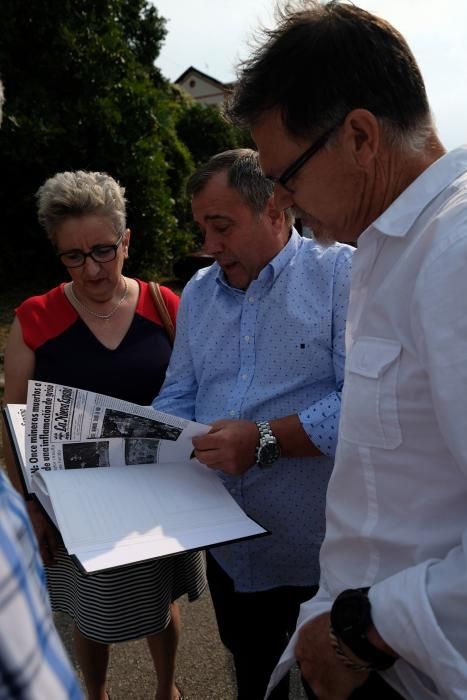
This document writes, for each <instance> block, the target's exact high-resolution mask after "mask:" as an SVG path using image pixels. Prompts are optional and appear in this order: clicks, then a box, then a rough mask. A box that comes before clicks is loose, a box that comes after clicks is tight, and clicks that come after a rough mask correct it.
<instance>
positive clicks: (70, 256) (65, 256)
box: [57, 232, 125, 267]
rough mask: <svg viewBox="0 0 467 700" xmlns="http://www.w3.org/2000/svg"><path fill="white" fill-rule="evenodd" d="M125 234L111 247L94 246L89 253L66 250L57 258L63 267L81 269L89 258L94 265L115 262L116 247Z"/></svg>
mask: <svg viewBox="0 0 467 700" xmlns="http://www.w3.org/2000/svg"><path fill="white" fill-rule="evenodd" d="M124 235H125V232H123V233H122V235H121V236H120V238H119V239H118V241H117V242H116V243H114V244H113V245H95V246H93V247H92V248H91V250H90V251H89V253H84V252H83V251H82V250H66V251H65V252H64V253H58V255H57V257H58V259H59V260H60V262H61V263H62V264H63V265H65V267H82V266H83V265H84V263H85V262H86V258H91V259H92V260H94V262H96V263H107V262H111V261H112V260H115V258H116V257H117V250H118V246H119V245H120V243H121V242H122V240H123V236H124Z"/></svg>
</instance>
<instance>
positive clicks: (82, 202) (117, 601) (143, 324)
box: [5, 171, 205, 700]
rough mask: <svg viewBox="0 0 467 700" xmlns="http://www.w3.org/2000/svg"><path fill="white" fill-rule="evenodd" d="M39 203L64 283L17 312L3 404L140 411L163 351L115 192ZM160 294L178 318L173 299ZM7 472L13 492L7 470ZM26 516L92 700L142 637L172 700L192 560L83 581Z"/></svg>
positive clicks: (46, 193) (71, 181) (194, 579)
mask: <svg viewBox="0 0 467 700" xmlns="http://www.w3.org/2000/svg"><path fill="white" fill-rule="evenodd" d="M38 204H39V221H40V222H41V224H42V225H43V226H44V227H45V229H46V232H47V234H48V237H49V238H50V240H51V242H52V244H53V246H54V248H55V251H56V254H57V255H58V258H59V260H60V261H61V262H62V263H63V265H64V267H65V268H66V269H67V271H68V273H69V275H70V277H71V281H69V282H66V283H62V284H61V285H59V286H58V287H56V288H54V289H52V290H51V291H49V292H47V293H46V294H44V295H42V296H36V297H31V298H29V299H27V300H26V301H25V302H23V303H22V304H21V305H20V306H19V307H18V309H17V310H16V318H15V320H14V322H13V325H12V328H11V332H10V336H9V339H8V343H7V349H6V353H5V399H6V401H7V402H9V403H24V402H25V400H26V392H27V382H28V379H39V380H42V381H49V382H57V383H61V384H67V385H69V386H76V387H79V388H83V389H88V390H91V391H97V392H101V393H105V394H108V395H111V396H115V397H117V398H120V399H125V400H128V401H132V402H134V403H139V404H149V403H150V402H151V401H152V399H153V397H154V395H156V394H157V393H158V391H159V389H160V387H161V385H162V382H163V380H164V375H165V371H166V368H167V364H168V361H169V356H170V351H171V346H170V342H169V339H168V338H167V335H166V332H165V330H164V326H163V323H162V321H161V318H160V317H159V314H158V312H157V310H156V308H155V306H154V304H153V301H152V298H151V295H150V291H149V286H148V284H147V283H145V282H141V281H139V280H136V279H130V278H128V277H125V276H124V275H123V274H122V269H123V264H124V262H125V259H126V258H127V257H128V248H129V244H130V230H129V229H127V228H126V222H125V198H124V190H123V188H121V187H120V185H119V184H118V183H117V182H116V181H115V180H114V179H113V178H111V177H109V176H108V175H106V174H104V173H95V172H94V173H93V172H84V171H77V172H65V173H59V174H58V175H55V177H53V178H51V179H49V180H47V181H46V183H45V184H44V185H43V186H42V187H41V188H40V190H39V192H38ZM161 291H162V294H163V297H164V301H165V304H166V306H167V308H168V311H169V313H170V315H171V317H172V319H173V320H175V315H176V310H177V307H178V297H177V296H176V295H175V294H173V292H171V291H170V290H169V289H167V288H164V287H162V288H161ZM7 461H9V462H10V463H11V460H7ZM9 466H10V465H9ZM10 473H11V477H12V478H13V480H14V481H15V483H16V485H17V486H18V488H20V483H19V478H18V475H17V474H16V473H14V468H13V466H12V465H11V468H10ZM29 509H30V514H31V518H32V519H33V522H34V524H35V528H36V533H37V535H38V539H39V543H40V545H41V551H42V554H43V556H44V559H45V561H46V563H47V564H49V566H48V567H47V576H48V583H49V591H50V596H51V600H52V605H53V607H54V609H55V610H60V611H62V612H66V613H68V614H69V615H70V616H71V617H72V618H73V620H74V622H75V646H76V653H77V657H78V661H79V663H80V666H81V668H82V671H83V675H84V679H85V683H86V687H87V692H88V696H89V698H90V700H104V699H105V698H106V697H107V693H106V689H105V684H106V673H107V666H108V660H109V645H110V644H111V643H113V642H121V641H126V640H130V639H136V638H139V637H147V641H148V645H149V650H150V652H151V655H152V658H153V661H154V665H155V668H156V673H157V677H158V684H157V692H156V698H157V700H178V698H179V697H180V693H179V691H178V690H177V687H176V685H175V681H174V673H175V654H176V648H177V641H178V634H179V622H178V610H177V607H176V603H175V602H174V601H175V600H176V599H177V598H178V597H180V596H181V595H183V594H185V593H188V596H189V598H190V600H194V599H196V598H197V597H199V595H200V594H201V593H202V591H203V589H204V587H205V574H204V564H203V559H202V556H201V554H197V553H194V554H183V555H179V556H176V557H171V558H167V559H161V560H156V561H151V562H144V563H142V564H138V565H134V566H131V567H129V568H127V569H125V570H116V571H108V572H104V573H98V574H95V575H92V576H84V575H82V574H81V573H80V572H79V571H78V569H77V568H76V567H75V565H74V564H73V562H72V560H71V559H70V557H69V556H68V555H67V553H66V551H65V549H64V547H63V545H57V533H56V532H54V531H53V530H52V528H51V526H50V525H49V524H48V523H47V521H46V520H45V519H44V517H43V516H42V515H41V513H40V511H39V509H38V508H37V506H34V504H33V503H29Z"/></svg>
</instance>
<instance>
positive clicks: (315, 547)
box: [153, 231, 353, 591]
mask: <svg viewBox="0 0 467 700" xmlns="http://www.w3.org/2000/svg"><path fill="white" fill-rule="evenodd" d="M352 253H353V249H352V248H350V247H349V246H346V245H340V244H335V245H333V246H330V247H327V248H325V247H321V246H320V245H318V244H317V243H316V242H315V241H312V240H307V239H303V238H301V237H300V236H299V235H298V233H297V232H296V231H293V232H292V235H291V237H290V239H289V241H288V243H287V245H286V246H285V247H284V248H283V249H282V250H281V252H280V253H279V254H278V255H277V256H276V257H275V258H273V260H271V262H270V263H268V264H267V265H266V267H264V268H263V270H262V271H261V272H260V274H259V276H258V278H257V279H256V280H254V281H253V282H251V283H250V285H249V287H248V289H247V290H246V291H243V290H240V289H234V288H232V287H230V286H229V284H228V283H227V281H226V279H225V277H224V273H223V271H222V270H221V268H220V267H219V266H218V264H217V263H214V264H213V265H212V266H211V267H210V268H205V269H203V270H201V271H199V272H198V273H197V274H196V275H195V276H194V277H193V278H192V279H191V280H190V282H189V283H188V285H187V286H186V288H185V290H184V292H183V295H182V301H181V305H180V310H179V314H178V318H177V337H176V341H175V347H174V351H173V354H172V358H171V361H170V365H169V368H168V371H167V375H166V380H165V383H164V385H163V387H162V390H161V393H160V394H159V396H158V397H157V398H156V399H155V400H154V404H153V405H154V407H155V408H157V409H158V410H161V411H166V412H167V413H172V414H174V415H177V416H181V417H184V418H188V419H190V420H196V421H198V422H202V423H212V422H213V421H215V420H218V419H221V418H241V419H246V420H252V421H257V420H273V419H276V418H282V417H285V416H289V415H296V414H298V416H299V418H300V421H301V423H302V425H303V428H304V429H305V431H306V432H307V434H308V435H309V437H310V439H311V441H312V442H313V443H314V444H315V445H316V446H317V447H318V448H319V449H320V450H321V451H322V452H323V455H325V456H320V457H303V458H286V457H285V458H281V459H280V460H278V461H277V462H275V463H274V465H273V466H272V467H271V468H267V469H261V468H259V467H258V466H254V467H252V468H251V469H249V470H248V471H247V472H246V473H245V474H243V475H241V476H230V475H226V474H223V473H222V472H219V474H220V476H221V478H222V479H223V481H224V483H225V486H226V488H227V489H228V490H229V491H230V493H231V494H232V496H233V497H234V498H235V500H236V501H237V502H238V503H239V504H240V506H241V507H242V508H243V509H244V510H245V511H246V513H248V515H249V516H250V517H252V518H254V519H255V520H257V521H258V522H260V523H261V524H262V525H263V526H264V527H266V528H267V529H268V530H270V531H271V532H272V534H271V535H270V536H267V537H262V538H258V539H254V540H249V541H245V542H239V543H235V544H230V545H225V546H221V547H216V548H214V549H212V550H211V552H212V554H213V556H214V557H215V558H216V559H217V561H218V562H219V564H220V565H221V566H222V568H223V569H224V570H225V571H226V572H227V574H228V575H229V576H230V577H231V578H232V579H233V581H234V583H235V588H236V590H237V591H261V590H267V589H270V588H274V587H277V586H285V585H290V586H308V585H313V584H316V583H318V579H319V563H318V554H319V548H320V545H321V542H322V539H323V536H324V524H325V519H324V505H325V495H326V487H327V483H328V480H329V476H330V473H331V469H332V465H333V456H334V453H335V449H336V442H337V428H338V422H339V411H340V394H341V390H342V384H343V376H344V335H345V317H346V310H347V301H348V291H349V282H350V269H351V257H352Z"/></svg>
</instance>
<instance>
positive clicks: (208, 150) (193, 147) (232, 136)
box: [177, 98, 252, 166]
mask: <svg viewBox="0 0 467 700" xmlns="http://www.w3.org/2000/svg"><path fill="white" fill-rule="evenodd" d="M177 133H178V135H179V137H180V139H181V140H182V141H183V143H184V144H185V145H186V146H187V148H188V150H189V151H190V153H191V156H192V158H193V161H194V164H195V165H196V166H198V165H200V164H201V163H203V162H204V161H206V160H208V158H210V157H211V156H212V155H214V154H215V153H220V152H221V151H226V150H228V149H230V148H239V147H243V146H245V147H250V148H251V147H252V142H251V138H250V136H249V133H248V132H247V131H246V130H244V129H239V128H238V127H236V126H234V125H233V124H231V123H230V122H228V121H227V120H226V119H225V118H224V116H223V115H222V113H221V112H220V111H219V109H218V108H217V107H211V106H209V105H202V104H200V103H199V102H195V101H194V100H191V99H186V98H185V103H184V109H183V110H181V112H180V115H179V117H178V119H177Z"/></svg>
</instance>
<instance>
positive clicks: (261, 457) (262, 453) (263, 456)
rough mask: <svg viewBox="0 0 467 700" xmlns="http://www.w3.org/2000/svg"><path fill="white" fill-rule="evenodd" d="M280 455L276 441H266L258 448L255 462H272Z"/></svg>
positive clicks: (261, 463)
mask: <svg viewBox="0 0 467 700" xmlns="http://www.w3.org/2000/svg"><path fill="white" fill-rule="evenodd" d="M279 457H280V449H279V446H278V444H277V443H276V442H267V443H266V444H265V445H261V447H259V448H258V456H257V462H258V464H260V465H264V464H272V463H273V462H275V461H276V459H278V458H279Z"/></svg>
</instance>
